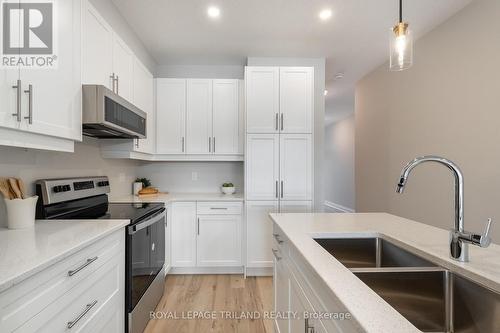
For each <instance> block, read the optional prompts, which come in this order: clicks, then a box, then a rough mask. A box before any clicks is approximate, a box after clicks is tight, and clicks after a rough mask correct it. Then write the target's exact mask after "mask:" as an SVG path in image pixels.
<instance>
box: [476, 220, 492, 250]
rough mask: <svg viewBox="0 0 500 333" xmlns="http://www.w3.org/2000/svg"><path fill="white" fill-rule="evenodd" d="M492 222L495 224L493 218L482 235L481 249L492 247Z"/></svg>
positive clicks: (480, 240)
mask: <svg viewBox="0 0 500 333" xmlns="http://www.w3.org/2000/svg"><path fill="white" fill-rule="evenodd" d="M492 222H493V220H492V219H491V218H489V219H488V222H487V224H486V228H485V229H484V233H483V234H482V235H481V238H480V239H479V246H481V247H488V246H490V243H491V237H490V229H491V223H492Z"/></svg>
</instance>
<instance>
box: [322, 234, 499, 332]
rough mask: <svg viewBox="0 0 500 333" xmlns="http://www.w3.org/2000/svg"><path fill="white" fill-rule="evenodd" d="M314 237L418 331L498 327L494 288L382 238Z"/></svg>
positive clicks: (483, 330) (493, 329)
mask: <svg viewBox="0 0 500 333" xmlns="http://www.w3.org/2000/svg"><path fill="white" fill-rule="evenodd" d="M315 241H316V242H317V243H318V244H319V245H321V246H322V247H323V248H324V249H325V250H326V251H328V252H329V253H330V254H331V255H332V256H334V257H335V258H336V259H337V260H338V261H340V262H341V263H342V264H343V265H344V266H346V267H347V268H349V269H350V270H351V271H352V272H353V273H354V274H355V275H356V276H357V277H358V278H359V279H360V280H361V281H363V282H364V283H365V284H366V285H367V286H368V287H370V288H371V289H372V290H373V291H375V292H376V293H377V294H378V295H379V296H380V297H382V298H383V299H384V300H385V301H386V302H387V303H389V304H390V305H391V306H392V307H393V308H394V309H396V311H398V312H399V313H401V315H403V316H404V317H405V318H406V319H408V320H409V321H410V322H411V323H412V324H413V325H415V327H417V328H418V329H420V330H422V331H424V332H467V333H469V332H471V333H472V332H482V333H483V332H484V333H489V332H492V333H493V332H495V333H496V332H500V293H497V292H495V291H492V290H490V289H488V288H486V287H483V286H481V285H479V284H477V283H475V282H473V281H471V280H469V279H466V278H464V277H462V276H460V275H457V274H455V273H452V272H450V271H448V270H447V269H444V268H442V267H440V266H438V265H436V264H434V263H432V262H430V261H428V260H426V259H424V258H421V257H419V256H418V255H416V254H414V253H411V252H409V251H407V250H405V249H402V248H400V247H398V246H396V245H394V244H392V243H391V242H389V241H387V240H384V239H382V238H348V239H344V238H342V239H341V238H336V239H331V238H329V239H315Z"/></svg>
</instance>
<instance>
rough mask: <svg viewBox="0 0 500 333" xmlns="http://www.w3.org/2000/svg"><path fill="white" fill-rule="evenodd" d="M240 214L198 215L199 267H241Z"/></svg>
mask: <svg viewBox="0 0 500 333" xmlns="http://www.w3.org/2000/svg"><path fill="white" fill-rule="evenodd" d="M240 214H241V213H240ZM240 214H239V215H198V242H197V252H198V255H197V266H198V267H217V266H240V265H241V215H240Z"/></svg>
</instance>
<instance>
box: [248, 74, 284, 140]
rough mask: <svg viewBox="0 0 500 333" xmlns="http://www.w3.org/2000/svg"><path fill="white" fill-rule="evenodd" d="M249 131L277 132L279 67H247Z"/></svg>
mask: <svg viewBox="0 0 500 333" xmlns="http://www.w3.org/2000/svg"><path fill="white" fill-rule="evenodd" d="M245 85H246V112H247V123H246V125H247V133H277V132H278V116H279V68H278V67H246V68H245Z"/></svg>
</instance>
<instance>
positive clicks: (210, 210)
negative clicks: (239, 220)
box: [196, 202, 242, 215]
mask: <svg viewBox="0 0 500 333" xmlns="http://www.w3.org/2000/svg"><path fill="white" fill-rule="evenodd" d="M241 207H242V203H241V202H198V204H197V210H196V213H197V214H198V215H241Z"/></svg>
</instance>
